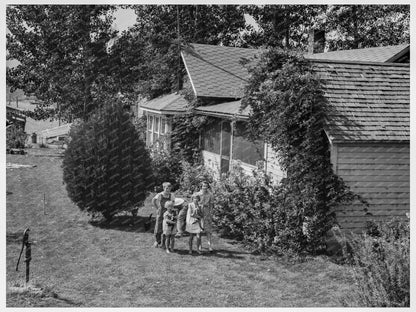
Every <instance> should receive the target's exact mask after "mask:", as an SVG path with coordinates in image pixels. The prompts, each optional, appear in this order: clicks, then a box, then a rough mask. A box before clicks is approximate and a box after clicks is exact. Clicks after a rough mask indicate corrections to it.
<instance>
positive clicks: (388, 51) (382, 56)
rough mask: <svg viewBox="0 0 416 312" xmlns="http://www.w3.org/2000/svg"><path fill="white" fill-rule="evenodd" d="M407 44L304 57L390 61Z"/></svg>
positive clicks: (401, 51)
mask: <svg viewBox="0 0 416 312" xmlns="http://www.w3.org/2000/svg"><path fill="white" fill-rule="evenodd" d="M409 47H410V45H409V44H400V45H394V46H385V47H374V48H365V49H351V50H341V51H331V52H324V53H315V54H307V55H305V58H307V59H311V60H312V59H313V60H331V61H357V62H383V63H384V62H392V61H394V59H395V57H397V56H399V55H401V53H403V52H405V51H406V50H408V49H409Z"/></svg>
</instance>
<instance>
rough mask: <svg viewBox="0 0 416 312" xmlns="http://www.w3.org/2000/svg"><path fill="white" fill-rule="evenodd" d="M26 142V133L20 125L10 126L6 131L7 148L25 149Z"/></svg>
mask: <svg viewBox="0 0 416 312" xmlns="http://www.w3.org/2000/svg"><path fill="white" fill-rule="evenodd" d="M25 142H26V132H25V131H24V130H23V129H22V127H19V126H18V125H10V126H9V127H7V131H6V147H7V148H24V147H25Z"/></svg>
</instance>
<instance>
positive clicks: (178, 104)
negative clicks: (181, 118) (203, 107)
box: [140, 93, 188, 114]
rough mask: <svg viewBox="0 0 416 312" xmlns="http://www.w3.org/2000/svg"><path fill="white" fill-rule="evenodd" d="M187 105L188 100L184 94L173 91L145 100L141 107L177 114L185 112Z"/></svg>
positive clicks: (147, 109)
mask: <svg viewBox="0 0 416 312" xmlns="http://www.w3.org/2000/svg"><path fill="white" fill-rule="evenodd" d="M187 106H188V101H187V100H185V98H184V97H183V95H181V94H177V93H172V94H168V95H163V96H160V97H158V98H155V99H153V100H150V101H147V102H144V103H142V104H141V105H140V108H142V109H143V110H146V111H152V112H157V113H163V114H177V113H182V112H185V111H186V108H187Z"/></svg>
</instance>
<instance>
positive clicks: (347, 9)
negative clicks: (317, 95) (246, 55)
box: [241, 5, 410, 51]
mask: <svg viewBox="0 0 416 312" xmlns="http://www.w3.org/2000/svg"><path fill="white" fill-rule="evenodd" d="M241 9H242V10H243V11H244V12H245V13H248V14H250V15H252V16H253V18H254V19H255V21H256V22H257V23H258V25H259V28H260V30H259V31H253V30H252V31H250V32H247V33H246V34H245V35H244V40H243V43H242V44H243V45H245V46H253V47H259V46H271V47H285V48H298V49H300V50H303V51H306V50H307V45H308V34H309V30H311V29H319V30H325V32H326V34H327V35H326V41H327V47H328V49H329V51H334V50H346V49H353V48H366V47H375V46H385V45H395V44H400V43H408V42H409V41H410V37H409V21H410V7H409V5H329V6H328V5H262V6H256V5H250V6H242V7H241Z"/></svg>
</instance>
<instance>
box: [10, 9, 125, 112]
mask: <svg viewBox="0 0 416 312" xmlns="http://www.w3.org/2000/svg"><path fill="white" fill-rule="evenodd" d="M113 10H114V7H113V6H108V5H102V6H100V5H11V6H8V7H7V18H6V19H7V28H8V30H9V31H10V33H7V52H8V53H7V59H8V60H9V59H10V60H17V61H18V62H19V64H18V65H17V66H16V67H13V68H8V69H7V83H8V85H10V86H11V91H12V92H13V90H15V89H21V90H23V91H24V93H25V94H30V95H33V96H36V98H37V99H39V100H41V101H42V102H43V105H42V106H39V110H44V114H42V113H41V112H40V111H39V112H38V114H35V115H34V117H38V118H48V117H53V116H57V117H60V118H61V119H63V120H72V119H74V118H80V117H83V118H84V119H85V118H87V117H88V116H89V115H90V114H91V113H92V112H93V111H94V110H95V109H96V108H97V107H98V106H99V105H100V104H101V103H102V100H103V99H105V98H106V95H105V94H106V93H107V92H108V93H110V94H114V93H116V92H117V91H118V90H114V88H115V86H114V81H113V80H112V79H111V78H112V76H113V75H112V73H113V72H114V71H116V70H117V69H118V67H112V65H111V62H109V61H110V59H109V55H108V53H107V44H108V42H109V41H110V40H111V39H112V38H114V36H115V35H116V31H114V30H112V28H111V25H112V16H111V13H112V11H113Z"/></svg>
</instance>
